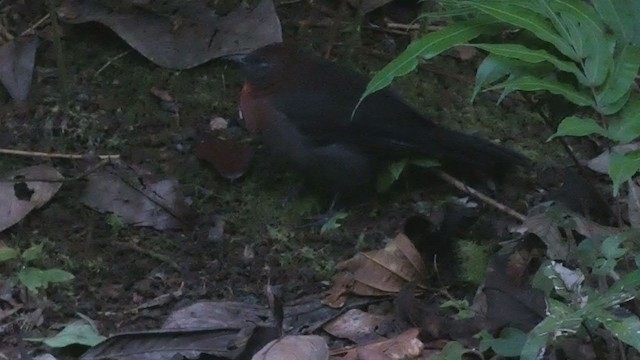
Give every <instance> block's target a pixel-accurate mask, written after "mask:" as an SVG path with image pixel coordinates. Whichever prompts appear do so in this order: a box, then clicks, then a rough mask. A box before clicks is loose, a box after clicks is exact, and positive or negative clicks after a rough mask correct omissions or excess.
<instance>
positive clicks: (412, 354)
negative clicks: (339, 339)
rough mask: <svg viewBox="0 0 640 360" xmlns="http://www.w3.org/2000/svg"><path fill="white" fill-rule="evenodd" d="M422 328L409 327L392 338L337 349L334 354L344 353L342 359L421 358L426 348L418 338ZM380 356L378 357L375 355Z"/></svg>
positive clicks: (390, 359) (389, 359) (398, 359)
mask: <svg viewBox="0 0 640 360" xmlns="http://www.w3.org/2000/svg"><path fill="white" fill-rule="evenodd" d="M419 333H420V330H418V329H416V328H413V329H409V330H407V331H405V332H403V333H401V334H399V335H398V336H396V337H393V338H391V339H384V340H380V341H376V342H374V343H371V344H367V345H364V346H358V347H355V348H353V347H351V348H349V349H345V350H344V351H341V350H335V351H333V353H334V354H337V353H344V356H342V357H340V359H341V360H358V359H363V358H365V359H385V360H400V359H419V358H420V355H421V354H422V350H423V349H424V344H423V343H422V342H421V341H420V340H419V339H418V334H419ZM374 356H378V357H374Z"/></svg>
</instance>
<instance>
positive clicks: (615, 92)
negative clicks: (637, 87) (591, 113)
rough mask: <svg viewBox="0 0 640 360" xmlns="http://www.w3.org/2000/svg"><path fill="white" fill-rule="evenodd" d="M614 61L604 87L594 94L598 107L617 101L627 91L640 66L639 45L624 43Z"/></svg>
mask: <svg viewBox="0 0 640 360" xmlns="http://www.w3.org/2000/svg"><path fill="white" fill-rule="evenodd" d="M614 63H615V66H614V69H613V71H612V72H611V73H610V74H609V77H608V79H607V82H606V83H605V86H604V89H603V90H602V92H601V93H599V94H598V95H597V96H596V100H597V103H598V107H599V108H600V107H602V106H604V105H608V104H612V103H614V102H616V101H618V100H619V99H620V98H621V97H623V96H624V95H625V94H626V93H627V92H628V91H629V88H630V87H631V85H632V84H633V81H634V80H635V77H636V75H637V74H638V68H640V47H636V46H632V45H626V46H625V47H624V48H622V51H620V53H619V54H618V55H617V56H616V57H615V58H614Z"/></svg>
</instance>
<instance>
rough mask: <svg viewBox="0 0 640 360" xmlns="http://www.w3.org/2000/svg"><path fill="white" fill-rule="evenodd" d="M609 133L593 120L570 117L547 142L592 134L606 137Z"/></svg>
mask: <svg viewBox="0 0 640 360" xmlns="http://www.w3.org/2000/svg"><path fill="white" fill-rule="evenodd" d="M606 133H607V131H606V130H605V129H603V128H602V127H601V126H600V125H598V123H597V122H596V121H595V120H593V119H591V118H581V117H578V116H569V117H566V118H564V119H562V121H561V122H560V125H558V130H557V131H556V133H555V134H553V135H551V137H549V138H548V139H547V141H549V140H552V139H554V138H557V137H558V136H587V135H591V134H600V135H604V134H606Z"/></svg>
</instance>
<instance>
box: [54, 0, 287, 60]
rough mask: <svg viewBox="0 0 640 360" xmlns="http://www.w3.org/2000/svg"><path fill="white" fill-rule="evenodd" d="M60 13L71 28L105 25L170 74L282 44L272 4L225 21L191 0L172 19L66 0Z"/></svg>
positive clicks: (237, 13) (241, 11)
mask: <svg viewBox="0 0 640 360" xmlns="http://www.w3.org/2000/svg"><path fill="white" fill-rule="evenodd" d="M59 13H60V15H61V18H62V19H63V20H65V21H67V22H69V23H72V24H79V23H85V22H89V21H96V22H99V23H102V24H104V25H106V26H107V27H109V28H111V29H112V30H113V31H115V32H116V33H117V34H118V35H119V36H120V37H121V38H122V39H124V40H125V41H126V42H127V43H128V44H129V45H130V46H131V47H133V48H134V49H135V50H137V51H138V52H140V53H141V54H142V55H143V56H145V57H146V58H148V59H149V60H151V61H153V62H154V63H156V64H158V65H160V66H163V67H167V68H171V69H189V68H192V67H195V66H198V65H200V64H203V63H205V62H207V61H209V60H211V59H214V58H218V57H222V56H227V55H235V54H242V53H247V52H249V51H251V50H253V49H256V48H258V47H261V46H264V45H267V44H271V43H274V42H281V41H282V29H281V27H280V20H279V19H278V16H277V14H276V11H275V6H274V5H273V2H272V0H262V1H261V2H260V3H259V4H258V5H257V6H256V7H255V8H254V9H252V10H248V9H245V8H244V7H242V6H238V7H237V8H236V9H235V10H234V11H232V12H230V13H229V14H227V15H226V16H224V17H221V16H218V15H216V14H215V13H214V11H213V10H211V9H209V8H208V7H207V2H206V1H204V0H190V1H188V2H187V3H186V4H184V6H182V7H180V8H179V14H176V17H173V18H172V16H166V15H164V14H158V13H154V12H150V11H146V12H145V11H132V9H127V8H124V9H109V8H108V7H106V6H104V5H102V4H100V2H99V1H97V0H86V1H80V0H67V1H65V3H64V4H63V6H62V7H61V8H60V9H59ZM178 18H179V20H180V21H177V20H178Z"/></svg>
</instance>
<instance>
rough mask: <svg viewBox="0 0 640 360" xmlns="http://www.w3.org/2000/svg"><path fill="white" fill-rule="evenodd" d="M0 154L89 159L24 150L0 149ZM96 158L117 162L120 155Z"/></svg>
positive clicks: (72, 155) (98, 156)
mask: <svg viewBox="0 0 640 360" xmlns="http://www.w3.org/2000/svg"><path fill="white" fill-rule="evenodd" d="M0 154H6V155H16V156H30V157H45V158H56V159H73V160H78V159H86V158H87V157H89V156H88V155H82V154H59V153H45V152H38V151H24V150H13V149H0ZM97 158H98V159H100V160H117V159H120V155H97Z"/></svg>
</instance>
